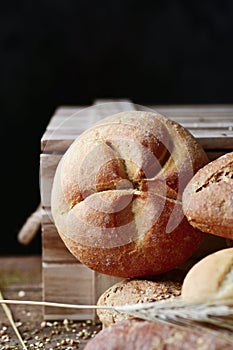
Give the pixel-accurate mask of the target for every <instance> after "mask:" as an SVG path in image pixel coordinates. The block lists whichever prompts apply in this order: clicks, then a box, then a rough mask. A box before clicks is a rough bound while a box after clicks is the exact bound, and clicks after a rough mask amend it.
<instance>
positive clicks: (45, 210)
mask: <svg viewBox="0 0 233 350" xmlns="http://www.w3.org/2000/svg"><path fill="white" fill-rule="evenodd" d="M41 212H42V213H41V224H42V226H43V225H46V224H54V221H53V218H52V214H51V208H50V207H42V210H41Z"/></svg>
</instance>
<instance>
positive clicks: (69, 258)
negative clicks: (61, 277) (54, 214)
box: [42, 224, 78, 263]
mask: <svg viewBox="0 0 233 350" xmlns="http://www.w3.org/2000/svg"><path fill="white" fill-rule="evenodd" d="M42 260H43V261H44V262H54V263H59V262H60V263H64V262H65V263H66V262H68V263H78V260H77V259H76V258H75V257H74V256H73V255H72V254H71V253H70V252H69V250H68V249H67V248H66V246H65V244H64V242H63V241H62V239H61V238H60V236H59V234H58V232H57V229H56V227H55V225H53V224H47V225H42Z"/></svg>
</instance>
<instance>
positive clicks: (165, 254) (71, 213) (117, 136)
mask: <svg viewBox="0 0 233 350" xmlns="http://www.w3.org/2000/svg"><path fill="white" fill-rule="evenodd" d="M207 161H208V159H207V156H206V154H205V152H204V150H203V148H202V147H201V145H200V144H199V143H198V142H197V141H196V140H195V139H194V137H193V136H192V135H191V134H190V133H189V132H188V131H187V130H186V129H184V128H183V127H182V126H181V125H179V124H177V123H175V122H173V121H171V120H170V119H168V118H165V117H163V116H161V115H159V114H156V113H149V112H138V111H133V112H124V113H119V114H116V115H113V116H111V117H108V118H105V119H103V120H102V121H101V122H99V123H98V124H96V125H95V126H93V127H92V128H90V129H88V130H86V131H85V132H84V133H83V134H82V135H81V136H80V137H78V138H77V139H76V140H75V141H74V143H73V144H72V145H71V146H70V148H69V149H68V150H67V152H66V153H65V155H64V156H63V157H62V160H61V161H60V163H59V165H58V168H57V171H56V174H55V178H54V182H53V188H52V197H51V209H52V215H53V219H54V222H55V225H56V227H57V229H58V232H59V234H60V236H61V238H62V239H63V241H64V243H65V244H66V246H67V247H68V249H69V250H70V251H71V253H72V254H73V255H74V256H75V257H76V258H77V259H78V260H79V261H81V262H82V263H83V264H85V265H87V266H88V267H89V268H91V269H93V270H95V271H98V272H101V273H104V274H108V275H113V276H117V277H123V278H124V277H126V278H127V277H130V278H132V277H139V276H148V275H154V274H160V273H162V272H165V271H168V270H171V269H173V268H174V267H176V266H178V265H179V264H181V263H182V262H184V261H185V260H187V259H188V258H189V257H190V256H191V255H192V254H193V252H194V251H195V250H196V249H197V247H198V246H199V244H200V242H201V241H202V239H203V234H202V233H201V232H200V231H199V230H196V229H194V228H193V227H192V226H191V225H189V223H188V222H187V220H186V218H185V217H184V215H183V211H182V203H181V197H182V193H183V189H184V187H185V186H186V184H187V183H188V181H189V180H190V179H191V178H192V176H193V174H194V173H195V172H196V171H197V170H198V169H199V168H200V167H202V166H203V165H204V164H206V163H207Z"/></svg>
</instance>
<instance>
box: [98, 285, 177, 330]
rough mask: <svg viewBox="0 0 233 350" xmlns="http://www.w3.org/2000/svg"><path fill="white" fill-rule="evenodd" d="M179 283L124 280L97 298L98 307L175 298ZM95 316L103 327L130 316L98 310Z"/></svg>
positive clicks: (112, 311)
mask: <svg viewBox="0 0 233 350" xmlns="http://www.w3.org/2000/svg"><path fill="white" fill-rule="evenodd" d="M181 285H182V284H181V282H173V281H160V282H159V281H151V280H142V279H126V280H123V281H121V282H118V283H116V284H114V285H113V286H112V287H110V288H109V289H108V290H106V291H105V292H104V293H103V294H102V295H101V296H100V298H99V300H98V302H97V304H98V305H99V306H100V305H101V306H121V305H126V304H137V303H148V302H152V301H157V300H162V299H168V298H171V297H176V296H178V295H180V293H181ZM97 315H98V316H99V319H100V321H101V322H102V324H103V326H104V327H107V326H109V325H111V324H113V323H117V322H119V321H122V320H124V319H126V318H131V317H132V316H130V315H127V314H125V313H120V312H116V311H114V310H105V309H98V310H97Z"/></svg>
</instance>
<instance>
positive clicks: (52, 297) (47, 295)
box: [42, 262, 121, 320]
mask: <svg viewBox="0 0 233 350" xmlns="http://www.w3.org/2000/svg"><path fill="white" fill-rule="evenodd" d="M42 267H43V286H44V288H43V300H44V301H51V302H59V303H69V304H80V305H93V304H96V302H97V300H98V298H99V296H100V295H101V294H102V293H103V292H104V291H105V290H106V289H107V288H109V287H110V286H112V285H113V284H114V283H116V282H118V281H120V280H121V279H119V278H117V277H109V276H107V275H103V274H99V273H97V272H94V271H92V270H90V269H89V268H88V267H86V266H84V265H82V264H80V263H75V264H74V263H66V264H56V263H45V262H43V263H42ZM66 317H67V318H69V319H75V320H84V319H97V316H96V312H95V310H78V311H77V309H69V308H67V309H66V308H62V309H61V308H54V307H45V308H44V318H45V319H47V320H52V319H57V320H59V319H64V318H66Z"/></svg>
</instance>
